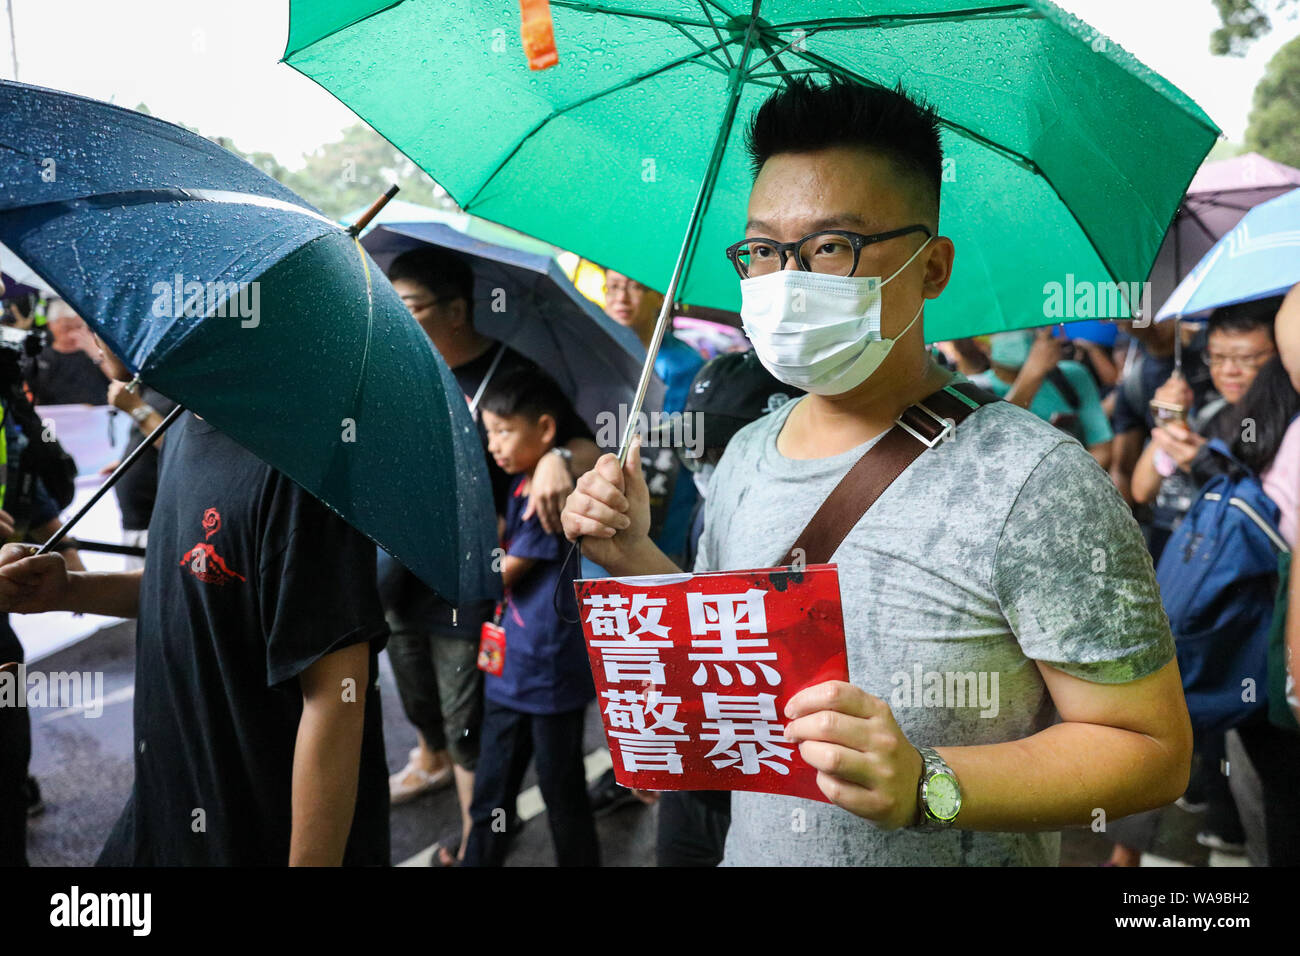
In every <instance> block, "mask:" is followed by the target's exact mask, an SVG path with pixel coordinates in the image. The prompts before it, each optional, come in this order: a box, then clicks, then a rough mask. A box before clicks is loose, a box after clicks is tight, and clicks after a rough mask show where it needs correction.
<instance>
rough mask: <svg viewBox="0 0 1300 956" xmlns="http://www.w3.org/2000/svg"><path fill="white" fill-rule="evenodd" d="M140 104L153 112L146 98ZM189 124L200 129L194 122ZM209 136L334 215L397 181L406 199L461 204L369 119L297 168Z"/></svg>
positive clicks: (223, 138) (361, 205) (433, 204)
mask: <svg viewBox="0 0 1300 956" xmlns="http://www.w3.org/2000/svg"><path fill="white" fill-rule="evenodd" d="M135 110H136V112H137V113H144V114H145V115H147V116H151V115H153V114H152V113H151V112H150V110H149V107H148V106H146V105H145V104H144V103H140V104H138V105H137V106H136V108H135ZM181 125H182V126H185V124H184V123H182V124H181ZM185 128H186V129H188V130H190V131H191V132H193V133H199V132H200V131H199V130H197V129H195V128H194V127H193V126H185ZM200 135H202V134H200ZM208 139H210V140H212V142H214V143H216V144H217V145H218V146H221V147H222V148H224V149H228V150H229V151H230V152H232V153H234V154H235V155H236V156H238V157H239V158H241V159H243V160H245V161H247V162H248V163H251V164H252V165H253V166H256V167H257V168H258V169H260V170H261V171H262V172H264V173H266V175H268V176H270V177H271V178H272V179H274V180H276V181H277V182H279V183H280V184H281V185H284V186H287V187H289V188H290V189H292V190H293V191H294V192H296V193H297V194H298V195H299V196H301V197H302V198H303V199H306V200H307V201H308V202H309V203H311V204H312V205H314V206H316V207H317V208H318V209H320V211H321V212H323V213H325V215H327V216H329V217H330V218H332V219H342V218H343V217H344V216H346V215H348V214H349V213H351V212H354V211H355V210H357V209H360V208H364V207H368V206H369V205H370V204H371V203H372V202H374V201H375V200H376V199H378V198H379V197H380V196H381V195H382V194H383V193H384V192H385V191H386V190H387V189H388V187H389V186H391V185H393V184H394V183H396V184H397V185H398V186H400V187H401V192H400V193H399V194H398V195H399V196H400V197H401V198H402V199H404V200H406V201H407V202H413V203H419V204H420V205H422V206H431V207H433V208H434V209H455V208H456V203H455V202H454V201H453V200H452V198H451V197H450V196H448V195H447V193H446V191H445V190H444V189H443V188H442V187H441V186H439V185H438V184H437V183H435V182H434V181H433V180H432V179H431V178H430V177H429V175H428V174H427V173H425V172H424V170H422V169H420V167H418V166H416V165H415V163H413V162H411V161H410V160H409V159H407V158H406V157H405V156H403V155H402V154H401V153H400V152H399V151H398V150H397V147H395V146H393V145H392V144H391V143H389V142H388V140H386V139H384V138H383V137H382V136H380V135H379V134H378V133H376V132H375V131H374V130H372V129H371V128H370V127H369V126H367V125H366V124H365V123H355V124H353V125H352V126H349V127H348V128H347V129H346V130H344V131H343V136H342V138H341V139H338V140H335V141H334V142H332V143H326V144H325V145H323V146H321V147H319V148H317V149H316V150H315V151H314V152H312V153H311V154H310V155H309V156H308V157H307V161H306V164H305V165H304V166H303V168H302V169H298V170H291V169H288V168H286V167H285V166H284V165H283V164H282V163H280V161H279V160H277V159H276V158H275V157H274V156H273V155H271V154H270V153H267V152H260V151H259V152H252V153H246V152H244V151H243V150H242V149H240V148H239V147H238V146H236V145H235V143H234V141H233V140H231V139H230V138H229V137H226V136H209V137H208Z"/></svg>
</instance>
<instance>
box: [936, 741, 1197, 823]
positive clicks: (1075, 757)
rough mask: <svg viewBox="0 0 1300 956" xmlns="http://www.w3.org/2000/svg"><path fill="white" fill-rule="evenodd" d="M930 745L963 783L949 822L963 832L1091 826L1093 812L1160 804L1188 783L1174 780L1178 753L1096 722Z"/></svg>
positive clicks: (1109, 816)
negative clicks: (1019, 736)
mask: <svg viewBox="0 0 1300 956" xmlns="http://www.w3.org/2000/svg"><path fill="white" fill-rule="evenodd" d="M920 743H925V741H920ZM932 746H934V747H935V750H937V751H938V752H939V754H940V756H942V757H943V758H944V760H945V761H947V763H948V765H949V766H950V767H952V770H953V773H954V774H955V775H956V777H957V782H958V783H959V784H960V786H961V792H962V806H961V812H960V813H958V815H957V820H956V823H955V824H954V825H955V826H957V827H958V828H960V829H963V830H992V831H1000V832H1017V831H1033V830H1058V829H1061V828H1063V827H1073V826H1084V825H1091V824H1093V823H1094V822H1096V820H1097V819H1098V814H1097V811H1098V810H1101V811H1103V812H1104V813H1105V816H1104V818H1101V819H1102V822H1103V825H1104V824H1105V822H1106V821H1110V820H1115V819H1118V818H1119V817H1123V816H1127V815H1129V814H1131V813H1137V812H1139V811H1142V810H1151V809H1154V808H1156V807H1161V806H1164V805H1165V804H1167V803H1169V802H1171V801H1173V800H1175V799H1177V797H1178V795H1179V794H1181V793H1182V791H1183V790H1184V789H1185V788H1186V784H1187V780H1186V779H1185V778H1184V779H1182V780H1181V781H1180V780H1178V779H1177V778H1178V776H1179V774H1180V766H1179V760H1178V757H1177V755H1176V754H1173V753H1171V752H1170V751H1169V749H1167V748H1166V747H1165V746H1164V745H1162V744H1161V743H1160V742H1159V741H1157V740H1155V739H1154V738H1152V737H1149V736H1147V735H1146V734H1141V733H1136V732H1134V731H1130V730H1122V729H1119V728H1116V727H1105V726H1101V725H1098V724H1087V723H1077V722H1067V723H1060V724H1055V725H1053V726H1051V727H1048V728H1047V729H1046V730H1043V731H1040V732H1039V733H1037V734H1034V735H1033V736H1032V737H1027V738H1025V739H1024V740H1013V741H1010V742H1008V743H1001V744H986V745H982V746H974V747H943V746H937V745H932ZM1134 781H1143V782H1144V783H1143V784H1141V785H1139V786H1134Z"/></svg>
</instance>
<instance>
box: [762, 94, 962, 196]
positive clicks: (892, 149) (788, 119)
mask: <svg viewBox="0 0 1300 956" xmlns="http://www.w3.org/2000/svg"><path fill="white" fill-rule="evenodd" d="M745 146H746V149H747V150H748V151H749V156H750V163H751V166H752V168H753V173H754V176H755V177H757V176H758V173H759V170H761V169H762V168H763V164H764V163H765V162H767V161H768V159H770V158H771V157H772V156H774V155H776V154H777V153H806V152H812V151H813V150H819V149H828V148H831V147H834V146H860V147H862V148H864V149H869V150H873V151H875V152H878V153H881V154H883V155H884V156H886V157H888V158H889V159H890V160H891V161H892V162H893V164H894V166H895V167H896V168H897V169H898V171H899V172H900V173H901V174H902V175H904V176H906V177H908V178H909V179H911V180H913V181H914V182H915V183H916V184H917V185H918V186H920V187H921V188H922V189H923V192H922V196H924V197H925V200H924V201H925V202H926V203H927V205H929V206H930V212H931V213H932V214H933V216H934V217H935V219H936V221H937V219H938V216H939V184H940V183H941V182H942V180H943V146H942V144H941V143H940V140H939V116H938V114H937V113H936V112H935V111H934V110H933V109H932V108H931V107H930V106H928V105H927V104H925V103H924V102H920V101H917V100H913V99H911V98H909V97H908V96H907V95H906V94H905V93H904V92H903V87H902V84H901V83H900V84H899V86H898V87H897V89H894V90H887V89H883V88H882V87H876V86H865V85H863V84H860V83H854V82H851V81H849V80H843V79H840V78H838V77H835V78H832V79H831V81H830V82H829V83H828V84H827V85H825V86H821V85H819V84H817V83H815V82H813V81H811V80H809V79H808V78H806V77H794V78H792V79H791V80H790V82H789V83H788V84H787V85H786V86H785V87H784V88H783V89H781V90H778V91H777V92H775V93H773V94H772V95H771V96H769V97H768V98H767V100H766V101H765V102H764V103H763V105H762V106H760V107H759V108H758V110H757V111H756V112H755V113H754V117H753V119H752V120H751V121H750V124H749V129H748V131H747V133H746V137H745Z"/></svg>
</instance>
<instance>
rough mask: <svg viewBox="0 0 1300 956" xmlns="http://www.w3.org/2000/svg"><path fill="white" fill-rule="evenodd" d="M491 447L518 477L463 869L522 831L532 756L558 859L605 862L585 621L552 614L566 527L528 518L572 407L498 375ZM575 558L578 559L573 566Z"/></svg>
mask: <svg viewBox="0 0 1300 956" xmlns="http://www.w3.org/2000/svg"><path fill="white" fill-rule="evenodd" d="M479 409H480V410H481V412H482V417H483V424H484V426H485V427H486V429H487V435H488V453H489V454H491V455H492V457H493V458H494V459H495V460H496V463H497V464H498V465H499V466H500V467H501V469H502V470H503V471H505V472H506V473H507V474H509V475H512V476H514V480H513V483H512V486H511V490H510V497H509V499H508V503H507V507H506V518H505V528H504V532H503V535H502V543H503V544H504V546H505V551H506V556H505V560H504V562H503V564H502V569H501V570H502V577H503V582H504V585H505V593H506V597H505V603H504V616H503V618H502V622H501V623H502V626H503V627H504V628H505V654H504V657H505V661H504V665H503V667H502V670H501V673H500V675H499V676H498V675H493V674H490V673H489V674H487V675H486V676H485V679H484V684H483V690H484V710H483V729H482V735H481V744H480V756H479V761H478V766H477V768H476V770H475V775H474V797H473V800H472V801H471V803H470V819H471V821H472V826H471V829H470V835H469V842H468V844H467V846H466V848H465V861H464V863H465V865H466V866H499V865H501V863H502V861H503V860H504V859H505V855H506V850H507V849H508V847H509V844H510V841H511V839H512V837H513V835H514V834H513V831H514V830H516V829H517V827H518V821H517V820H516V819H515V813H514V808H515V798H516V797H517V796H518V794H519V788H520V784H521V782H522V780H523V776H524V772H525V771H526V770H527V769H528V763H529V760H530V759H534V758H535V761H536V767H537V780H538V786H539V788H540V789H541V791H542V798H543V800H544V801H545V802H546V809H547V819H548V822H549V823H550V828H551V837H552V840H553V841H554V843H555V856H556V861H557V862H558V863H559V865H560V866H597V865H599V863H600V853H599V847H598V845H597V842H596V826H595V822H594V819H593V817H592V814H591V808H590V806H589V805H588V803H587V785H586V775H585V772H584V767H583V748H582V736H583V734H582V725H583V717H584V714H585V711H586V707H587V704H589V703H590V702H591V700H592V699H593V698H594V697H595V689H594V687H593V685H592V680H591V668H590V665H589V664H588V660H587V649H586V644H585V643H584V641H583V638H582V628H581V626H580V625H578V624H566V623H564V622H563V621H562V620H560V618H559V616H558V615H557V614H556V613H555V609H554V605H553V595H554V594H555V591H556V587H557V584H558V587H559V589H560V591H561V592H562V600H571V599H572V598H571V597H570V596H571V595H572V593H573V572H572V570H571V569H572V567H573V566H574V565H571V566H570V569H569V570H566V569H563V568H562V567H561V564H562V563H563V561H564V557H565V554H566V553H567V550H568V548H567V542H566V541H565V540H564V536H563V535H562V534H547V533H546V532H545V531H544V530H543V529H542V525H541V522H540V521H539V520H538V519H537V517H536V515H534V516H533V517H531V518H529V519H528V520H526V521H525V520H524V518H523V514H524V511H525V509H526V507H527V504H528V483H529V480H530V478H531V476H532V473H533V469H534V468H535V467H536V466H537V463H538V462H539V461H541V459H542V456H543V455H546V454H549V453H550V451H551V449H552V448H554V447H556V445H557V444H562V443H563V442H564V440H565V438H566V434H565V432H566V431H567V430H568V429H569V428H570V427H571V426H570V425H569V423H570V422H572V421H573V419H574V415H573V411H572V409H571V407H570V405H569V403H568V400H567V399H566V398H565V396H564V393H563V392H561V391H560V389H559V387H558V386H557V385H556V384H555V383H554V382H553V381H552V380H551V379H550V378H548V377H547V376H545V375H544V374H542V373H541V372H530V373H527V374H519V375H514V376H511V377H510V378H509V379H508V380H503V381H500V382H497V381H493V382H492V383H491V385H490V386H489V387H488V389H487V390H486V391H484V393H483V396H482V398H481V399H480V402H479ZM574 564H575V565H576V562H575V563H574Z"/></svg>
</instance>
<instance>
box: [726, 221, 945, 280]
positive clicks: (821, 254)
mask: <svg viewBox="0 0 1300 956" xmlns="http://www.w3.org/2000/svg"><path fill="white" fill-rule="evenodd" d="M913 232H923V233H925V236H926V238H927V239H930V238H933V236H934V233H932V232H931V231H930V227H929V226H923V225H921V224H920V223H917V224H916V225H912V226H904V227H903V228H902V229H891V230H890V231H889V232H878V233H876V234H874V235H870V236H868V235H863V234H862V233H860V232H849V231H848V230H846V229H823V230H822V231H821V232H813V233H809V234H808V235H806V236H804V237H803V238H802V239H798V240H796V241H794V242H777V241H776V240H775V239H763V238H755V239H742V240H741V241H740V242H737V243H736V244H735V245H732V246H728V247H727V258H728V259H730V260H731V264H732V265H733V266H735V267H736V272H738V273H739V274H740V277H741V278H742V279H753V278H756V277H758V276H765V275H770V274H771V273H773V272H777V271H778V270H780V269H784V268H785V264H786V262H787V261H788V259H789V257H790V254H791V253H794V255H795V261H796V262H797V263H798V264H799V268H800V269H802V270H803V271H804V272H820V273H821V274H823V275H835V276H851V275H853V273H855V272H857V271H858V260H859V259H860V258H861V256H862V249H863V247H864V246H870V245H873V244H874V243H877V242H884V241H885V240H886V239H896V238H898V237H899V236H906V235H908V234H909V233H913Z"/></svg>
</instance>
